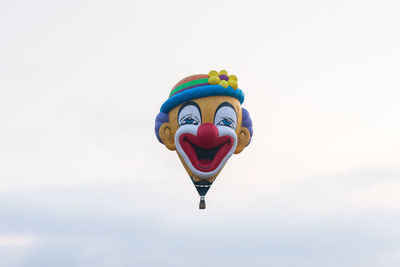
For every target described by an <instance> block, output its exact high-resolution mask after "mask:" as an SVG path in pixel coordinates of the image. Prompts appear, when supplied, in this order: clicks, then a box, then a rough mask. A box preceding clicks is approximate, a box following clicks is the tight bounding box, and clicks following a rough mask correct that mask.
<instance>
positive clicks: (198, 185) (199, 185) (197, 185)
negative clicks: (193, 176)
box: [195, 184, 211, 187]
mask: <svg viewBox="0 0 400 267" xmlns="http://www.w3.org/2000/svg"><path fill="white" fill-rule="evenodd" d="M195 186H196V187H211V185H201V184H195Z"/></svg>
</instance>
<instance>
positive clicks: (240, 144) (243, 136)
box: [235, 127, 251, 154]
mask: <svg viewBox="0 0 400 267" xmlns="http://www.w3.org/2000/svg"><path fill="white" fill-rule="evenodd" d="M250 138H251V136H250V131H249V130H248V129H247V128H246V127H242V128H241V129H240V132H239V134H238V141H237V146H236V150H235V154H239V153H240V152H242V150H243V149H244V148H245V147H246V146H247V145H248V144H249V142H250Z"/></svg>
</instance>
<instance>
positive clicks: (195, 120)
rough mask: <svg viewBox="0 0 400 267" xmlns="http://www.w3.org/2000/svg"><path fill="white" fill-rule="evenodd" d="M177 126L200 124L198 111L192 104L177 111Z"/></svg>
mask: <svg viewBox="0 0 400 267" xmlns="http://www.w3.org/2000/svg"><path fill="white" fill-rule="evenodd" d="M178 124H179V126H182V125H199V124H201V116H200V111H199V109H198V108H197V107H196V106H195V105H193V104H188V105H186V106H184V107H183V108H182V109H181V110H180V111H179V115H178Z"/></svg>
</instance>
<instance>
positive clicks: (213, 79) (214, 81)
mask: <svg viewBox="0 0 400 267" xmlns="http://www.w3.org/2000/svg"><path fill="white" fill-rule="evenodd" d="M220 80H221V79H220V78H219V77H218V76H211V77H210V78H208V83H209V84H213V85H215V84H218V83H219V81H220Z"/></svg>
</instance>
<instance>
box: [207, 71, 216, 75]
mask: <svg viewBox="0 0 400 267" xmlns="http://www.w3.org/2000/svg"><path fill="white" fill-rule="evenodd" d="M208 76H218V71H216V70H212V71H210V72H209V73H208Z"/></svg>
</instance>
